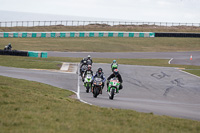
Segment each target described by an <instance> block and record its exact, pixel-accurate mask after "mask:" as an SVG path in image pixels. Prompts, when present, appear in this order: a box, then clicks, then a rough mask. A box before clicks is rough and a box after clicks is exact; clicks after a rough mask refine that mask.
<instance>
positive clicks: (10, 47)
mask: <svg viewBox="0 0 200 133" xmlns="http://www.w3.org/2000/svg"><path fill="white" fill-rule="evenodd" d="M4 50H12V46H11V43H9V44H8V45H7V46H5V48H4Z"/></svg>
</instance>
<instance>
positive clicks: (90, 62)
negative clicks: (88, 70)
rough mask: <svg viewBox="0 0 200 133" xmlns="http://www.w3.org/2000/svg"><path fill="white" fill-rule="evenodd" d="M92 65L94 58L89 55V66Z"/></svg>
mask: <svg viewBox="0 0 200 133" xmlns="http://www.w3.org/2000/svg"><path fill="white" fill-rule="evenodd" d="M92 63H93V61H92V58H91V56H90V55H88V57H87V64H88V65H92Z"/></svg>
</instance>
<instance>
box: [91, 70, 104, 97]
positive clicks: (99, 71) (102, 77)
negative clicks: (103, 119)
mask: <svg viewBox="0 0 200 133" xmlns="http://www.w3.org/2000/svg"><path fill="white" fill-rule="evenodd" d="M96 77H99V78H101V79H102V89H103V88H104V83H105V81H106V78H105V76H104V73H103V69H102V68H98V70H97V72H96V74H95V75H94V76H93V79H95V78H96ZM100 94H102V91H101V92H100Z"/></svg>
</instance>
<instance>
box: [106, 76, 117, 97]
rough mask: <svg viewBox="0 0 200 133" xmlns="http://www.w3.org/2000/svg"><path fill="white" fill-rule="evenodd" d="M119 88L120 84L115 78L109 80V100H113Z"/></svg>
mask: <svg viewBox="0 0 200 133" xmlns="http://www.w3.org/2000/svg"><path fill="white" fill-rule="evenodd" d="M119 86H120V82H119V80H118V79H117V78H116V77H114V78H111V79H110V82H109V85H108V95H109V98H110V99H111V100H112V99H113V98H114V96H115V95H116V93H118V92H119Z"/></svg>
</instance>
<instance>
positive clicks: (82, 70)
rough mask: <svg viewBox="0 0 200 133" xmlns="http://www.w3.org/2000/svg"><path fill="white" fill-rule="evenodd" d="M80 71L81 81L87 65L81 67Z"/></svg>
mask: <svg viewBox="0 0 200 133" xmlns="http://www.w3.org/2000/svg"><path fill="white" fill-rule="evenodd" d="M80 69H81V73H80V76H81V77H82V79H83V77H84V73H85V71H86V70H87V65H83V66H82V67H81V68H80Z"/></svg>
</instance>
